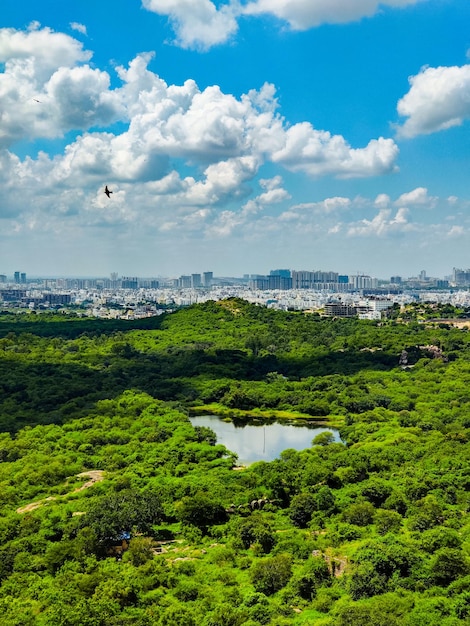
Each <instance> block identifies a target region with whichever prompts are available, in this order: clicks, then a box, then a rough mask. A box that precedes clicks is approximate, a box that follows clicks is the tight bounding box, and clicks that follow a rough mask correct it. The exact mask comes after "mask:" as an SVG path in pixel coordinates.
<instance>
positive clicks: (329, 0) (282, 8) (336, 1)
mask: <svg viewBox="0 0 470 626" xmlns="http://www.w3.org/2000/svg"><path fill="white" fill-rule="evenodd" d="M420 1H423V0H382V1H380V0H354V1H353V0H254V1H253V2H248V4H247V5H246V6H245V7H244V9H243V13H245V14H246V15H260V14H266V15H274V16H275V17H277V18H279V19H281V20H284V21H286V22H288V24H289V25H290V27H291V28H292V29H294V30H307V29H308V28H313V27H315V26H320V25H321V24H325V23H328V24H344V23H346V22H353V21H356V20H359V19H361V18H363V17H371V16H372V15H374V14H375V13H377V12H378V11H379V10H380V8H381V7H405V6H407V5H411V4H416V3H417V2H420Z"/></svg>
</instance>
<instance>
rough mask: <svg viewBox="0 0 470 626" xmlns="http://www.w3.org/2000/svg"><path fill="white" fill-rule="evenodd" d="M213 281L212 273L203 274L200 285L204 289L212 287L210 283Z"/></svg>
mask: <svg viewBox="0 0 470 626" xmlns="http://www.w3.org/2000/svg"><path fill="white" fill-rule="evenodd" d="M213 279H214V274H213V272H204V273H203V275H202V284H203V286H204V287H212V281H213Z"/></svg>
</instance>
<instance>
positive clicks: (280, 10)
mask: <svg viewBox="0 0 470 626" xmlns="http://www.w3.org/2000/svg"><path fill="white" fill-rule="evenodd" d="M426 1H427V0H253V1H249V0H248V1H246V2H244V3H243V2H240V0H231V1H229V2H227V3H225V4H221V5H220V6H219V7H217V6H216V5H215V4H214V3H213V2H211V1H210V0H142V5H143V7H144V8H145V9H148V10H149V11H152V12H154V13H157V14H158V15H163V16H167V17H168V18H169V20H170V22H171V24H172V25H173V28H174V31H175V33H176V43H177V44H178V45H180V46H181V47H183V48H194V49H200V50H207V49H208V48H210V47H211V46H214V45H218V44H222V43H225V42H226V41H227V40H229V39H230V38H231V37H233V35H234V34H235V33H236V32H237V30H238V23H237V20H238V19H240V17H242V16H247V15H248V16H263V15H268V16H274V17H276V18H278V19H280V20H282V21H284V22H286V23H287V24H289V26H290V28H291V29H293V30H307V29H309V28H314V27H316V26H320V25H321V24H326V23H329V24H344V23H346V22H353V21H357V20H360V19H361V18H363V17H371V16H373V15H375V14H376V13H378V12H379V11H380V10H381V8H382V7H391V8H401V7H405V6H408V5H413V4H417V3H418V2H426Z"/></svg>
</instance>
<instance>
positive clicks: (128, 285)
mask: <svg viewBox="0 0 470 626" xmlns="http://www.w3.org/2000/svg"><path fill="white" fill-rule="evenodd" d="M138 283H139V281H138V279H137V276H123V277H122V279H121V288H122V289H137V287H138Z"/></svg>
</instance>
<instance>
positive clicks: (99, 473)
mask: <svg viewBox="0 0 470 626" xmlns="http://www.w3.org/2000/svg"><path fill="white" fill-rule="evenodd" d="M87 477H88V478H89V479H90V480H87V482H86V483H83V485H82V486H81V487H77V488H76V489H73V490H72V491H70V492H69V493H66V494H64V495H62V496H57V497H55V496H49V497H48V498H44V499H43V500H37V501H36V502H31V503H30V504H27V505H26V506H21V507H20V508H19V509H16V512H17V513H28V512H29V511H34V509H38V508H39V507H40V506H43V504H46V502H50V501H51V500H58V499H62V498H67V497H68V496H70V495H71V494H72V493H77V491H83V490H84V489H88V488H89V487H91V486H92V485H94V484H95V483H99V482H101V481H102V480H103V479H104V472H103V470H90V471H88V472H81V473H80V474H77V478H87Z"/></svg>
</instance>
